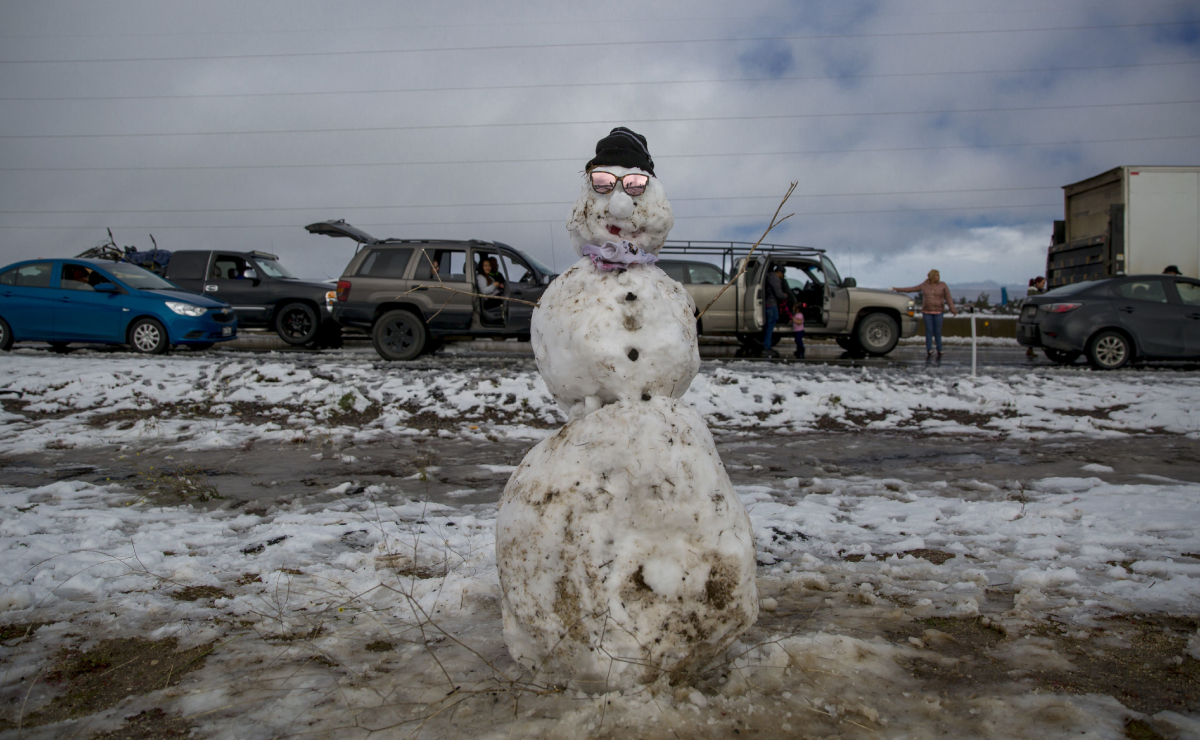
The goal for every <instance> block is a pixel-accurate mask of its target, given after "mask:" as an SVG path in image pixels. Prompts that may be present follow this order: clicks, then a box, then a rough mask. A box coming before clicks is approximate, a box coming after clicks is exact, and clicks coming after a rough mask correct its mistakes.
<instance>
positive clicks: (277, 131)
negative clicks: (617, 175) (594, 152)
mask: <svg viewBox="0 0 1200 740" xmlns="http://www.w3.org/2000/svg"><path fill="white" fill-rule="evenodd" d="M1193 103H1200V100H1158V101H1148V102H1140V103H1091V104H1087V105H1036V106H1019V107H1011V108H956V109H948V110H915V111H872V112H859V113H789V114H780V115H763V116H695V117H690V118H683V117H681V118H634V119H628V118H625V119H621V120H620V121H616V123H619V124H623V125H629V124H644V123H645V124H653V123H705V122H714V121H772V120H795V119H802V118H867V117H875V116H924V115H944V114H960V113H1014V112H1023V111H1024V112H1027V111H1049V110H1087V109H1095V108H1146V107H1149V106H1153V105H1190V104H1193ZM612 123H614V121H612V120H592V121H529V122H523V123H453V124H436V125H422V126H364V127H360V128H341V127H338V128H313V129H271V130H257V131H251V130H246V131H175V132H161V133H137V134H132V133H131V134H5V135H0V139H136V138H164V137H183V136H251V135H277V134H331V133H369V132H379V131H428V130H447V129H484V128H529V127H537V126H598V125H610V124H612Z"/></svg>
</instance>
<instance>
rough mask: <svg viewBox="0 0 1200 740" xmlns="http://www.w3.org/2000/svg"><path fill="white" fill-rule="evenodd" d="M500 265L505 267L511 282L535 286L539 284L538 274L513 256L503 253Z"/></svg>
mask: <svg viewBox="0 0 1200 740" xmlns="http://www.w3.org/2000/svg"><path fill="white" fill-rule="evenodd" d="M500 264H501V265H503V269H504V273H505V274H506V275H508V278H509V280H513V281H514V282H518V283H521V284H522V285H535V284H536V283H537V274H536V273H534V271H533V270H531V269H529V265H526V264H525V263H524V262H523V261H521V260H519V259H517V258H516V257H514V256H512V255H511V254H507V253H505V252H501V253H500Z"/></svg>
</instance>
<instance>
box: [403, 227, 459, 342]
mask: <svg viewBox="0 0 1200 740" xmlns="http://www.w3.org/2000/svg"><path fill="white" fill-rule="evenodd" d="M418 258H419V259H418V261H417V265H416V268H415V270H414V272H413V277H412V280H411V281H410V283H409V285H410V287H409V289H408V291H407V292H409V293H410V295H411V296H412V297H413V298H415V299H416V300H417V301H418V302H419V303H420V305H421V311H422V313H424V314H425V323H426V324H427V325H428V326H429V328H430V329H431V330H432V331H433V332H434V333H435V334H448V333H452V332H454V331H462V330H466V329H470V328H471V314H472V312H473V311H474V298H473V296H472V293H474V292H475V291H474V290H473V287H474V286H472V285H471V284H470V283H469V282H468V281H467V250H466V249H465V248H463V247H451V246H448V245H446V246H442V245H436V244H435V245H430V246H428V247H422V248H421V249H420V250H419V254H418ZM434 268H436V271H435V270H434Z"/></svg>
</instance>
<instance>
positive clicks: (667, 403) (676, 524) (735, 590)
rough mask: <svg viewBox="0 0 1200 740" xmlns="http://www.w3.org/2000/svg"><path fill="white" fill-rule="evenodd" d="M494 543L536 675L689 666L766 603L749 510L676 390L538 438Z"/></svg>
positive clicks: (621, 685) (672, 672)
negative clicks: (760, 600) (757, 574)
mask: <svg viewBox="0 0 1200 740" xmlns="http://www.w3.org/2000/svg"><path fill="white" fill-rule="evenodd" d="M496 549H497V566H498V569H499V574H500V583H501V588H502V593H503V599H502V610H503V615H504V637H505V641H506V642H507V643H508V647H509V652H510V653H511V654H512V656H513V658H514V659H515V660H517V661H518V662H519V663H521V664H523V665H524V666H526V667H528V668H530V669H531V670H533V671H535V672H536V676H537V680H539V681H549V682H553V683H563V684H568V685H571V686H572V687H574V688H577V689H580V690H584V691H588V692H600V691H610V690H617V689H625V688H629V687H631V686H635V685H639V684H649V683H652V682H654V681H656V680H658V679H659V678H661V677H662V676H664V675H667V676H670V677H671V678H672V679H673V680H674V679H678V678H682V677H685V676H687V675H690V674H694V673H697V672H699V671H701V670H703V669H704V668H705V666H706V665H707V664H709V663H710V662H711V661H712V660H713V659H714V658H716V657H718V656H719V655H720V654H721V653H722V652H723V651H724V650H725V649H726V648H728V647H729V645H730V644H731V643H732V642H733V641H734V640H735V639H736V638H737V637H738V636H739V635H741V634H742V633H743V632H744V631H745V630H746V629H748V628H749V627H750V626H751V625H752V624H753V623H754V621H755V619H756V618H757V616H758V594H757V590H756V586H755V581H754V577H755V547H754V539H753V534H752V531H751V527H750V520H749V517H748V516H747V514H746V510H745V507H744V506H742V503H741V501H739V500H738V498H737V495H736V494H735V493H734V491H733V486H732V485H731V484H730V482H729V477H728V475H727V474H726V472H725V469H724V467H723V466H722V465H721V462H720V459H719V457H718V455H717V451H716V446H715V445H714V443H713V439H712V435H711V434H710V433H709V431H708V427H707V425H706V424H705V423H704V420H703V418H701V416H700V415H699V414H698V413H697V412H696V411H695V410H694V409H692V408H691V407H690V406H688V405H687V404H686V403H684V402H682V401H678V400H675V399H672V398H668V397H663V396H657V397H654V398H652V399H650V400H647V401H634V402H626V401H622V402H617V403H612V404H609V405H607V406H604V407H602V408H600V409H599V410H597V411H594V412H593V413H590V414H587V415H586V416H584V417H583V418H581V419H577V420H574V421H572V422H570V423H568V424H567V425H566V426H565V427H563V428H562V429H560V430H559V431H558V432H557V433H556V434H555V435H554V436H552V437H550V438H548V439H546V440H544V441H543V442H541V443H540V444H538V445H537V446H536V447H534V448H533V449H532V450H531V451H530V452H529V454H528V455H526V457H525V459H524V460H523V461H522V463H521V465H520V466H519V467H518V468H517V470H516V471H515V472H514V473H513V475H512V478H511V479H510V480H509V483H508V485H507V486H506V488H505V490H504V496H503V499H502V501H501V505H500V513H499V519H498V521H497V542H496Z"/></svg>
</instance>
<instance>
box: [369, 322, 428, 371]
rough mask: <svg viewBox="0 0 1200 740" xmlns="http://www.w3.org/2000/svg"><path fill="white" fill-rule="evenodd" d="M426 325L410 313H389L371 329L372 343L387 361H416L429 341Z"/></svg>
mask: <svg viewBox="0 0 1200 740" xmlns="http://www.w3.org/2000/svg"><path fill="white" fill-rule="evenodd" d="M428 336H429V335H428V333H427V332H426V331H425V324H423V323H421V320H420V319H418V318H417V317H416V316H414V315H413V314H412V313H411V312H409V311H402V310H396V311H388V312H387V313H385V314H384V315H383V316H380V317H379V320H378V321H376V322H375V326H373V327H371V343H372V344H373V345H375V351H376V352H378V353H379V356H380V357H382V358H383V359H385V360H391V361H399V362H404V361H407V360H412V359H415V358H416V357H417V356H418V355H420V354H421V351H422V350H423V349H425V342H426V340H427V339H428Z"/></svg>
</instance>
